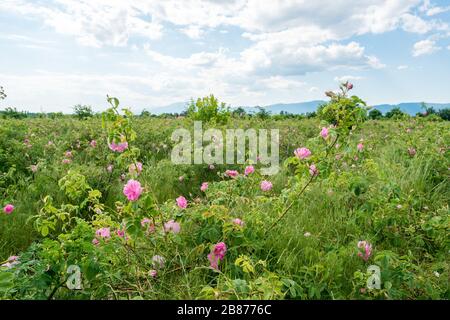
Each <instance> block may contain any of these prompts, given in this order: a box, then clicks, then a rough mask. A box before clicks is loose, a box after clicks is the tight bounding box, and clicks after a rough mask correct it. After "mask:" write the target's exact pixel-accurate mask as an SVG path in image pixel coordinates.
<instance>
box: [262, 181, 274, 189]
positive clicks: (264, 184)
mask: <svg viewBox="0 0 450 320" xmlns="http://www.w3.org/2000/svg"><path fill="white" fill-rule="evenodd" d="M260 187H261V190H262V191H264V192H265V191H270V190H272V182H270V181H267V180H264V181H262V182H261V185H260Z"/></svg>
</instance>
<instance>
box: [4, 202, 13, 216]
mask: <svg viewBox="0 0 450 320" xmlns="http://www.w3.org/2000/svg"><path fill="white" fill-rule="evenodd" d="M13 211H14V206H13V205H12V204H7V205H6V206H5V207H4V208H3V212H4V213H6V214H11V213H12V212H13Z"/></svg>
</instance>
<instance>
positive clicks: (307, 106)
mask: <svg viewBox="0 0 450 320" xmlns="http://www.w3.org/2000/svg"><path fill="white" fill-rule="evenodd" d="M325 102H326V101H323V100H314V101H308V102H295V103H277V104H271V105H268V106H263V108H264V109H265V110H267V111H269V112H270V113H271V114H279V113H280V112H281V111H284V112H288V113H293V114H300V113H307V112H314V111H316V110H317V107H318V106H319V105H321V104H323V103H325ZM187 105H188V102H177V103H172V104H169V105H167V106H164V107H156V108H149V109H146V110H148V111H149V112H151V113H153V114H161V113H182V112H183V111H185V110H186V108H187ZM426 105H427V106H428V107H433V108H434V109H435V110H440V109H445V108H450V103H430V102H426ZM372 107H373V108H374V109H378V110H380V111H381V112H382V113H386V112H388V111H389V110H391V109H393V108H395V107H398V108H400V110H402V111H403V112H406V113H408V114H410V115H415V114H416V113H418V112H423V111H424V110H423V109H422V102H403V103H399V104H380V105H375V106H372ZM232 108H237V107H232ZM242 108H244V110H245V111H246V112H248V113H253V112H258V108H257V107H248V106H243V107H242Z"/></svg>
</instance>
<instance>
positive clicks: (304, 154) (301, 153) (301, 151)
mask: <svg viewBox="0 0 450 320" xmlns="http://www.w3.org/2000/svg"><path fill="white" fill-rule="evenodd" d="M294 154H295V156H296V157H297V158H299V159H306V158H308V157H309V156H310V155H311V151H310V150H309V149H308V148H298V149H297V150H295V151H294Z"/></svg>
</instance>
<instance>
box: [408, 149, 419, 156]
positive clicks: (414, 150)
mask: <svg viewBox="0 0 450 320" xmlns="http://www.w3.org/2000/svg"><path fill="white" fill-rule="evenodd" d="M408 153H409V155H410V156H411V157H414V156H415V155H416V153H417V151H416V149H414V148H408Z"/></svg>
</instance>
